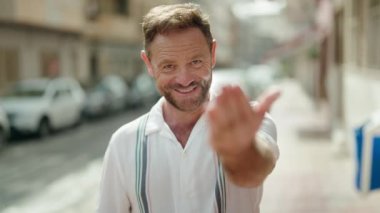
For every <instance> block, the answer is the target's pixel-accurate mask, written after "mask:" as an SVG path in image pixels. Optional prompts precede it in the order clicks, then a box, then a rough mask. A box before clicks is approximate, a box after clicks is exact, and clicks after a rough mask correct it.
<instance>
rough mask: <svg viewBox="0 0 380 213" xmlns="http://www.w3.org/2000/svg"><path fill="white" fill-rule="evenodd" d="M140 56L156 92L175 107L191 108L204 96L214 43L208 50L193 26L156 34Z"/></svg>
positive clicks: (197, 30) (199, 102)
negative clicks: (145, 51)
mask: <svg viewBox="0 0 380 213" xmlns="http://www.w3.org/2000/svg"><path fill="white" fill-rule="evenodd" d="M150 53H151V55H150V56H151V57H150V59H148V58H147V56H146V55H145V53H142V58H143V60H144V62H145V63H146V65H147V68H148V70H149V73H150V74H151V75H152V76H153V77H154V78H155V79H156V85H157V88H158V90H159V91H160V93H161V94H162V95H163V96H164V97H165V98H166V100H167V101H168V102H169V103H170V104H171V105H173V106H174V107H175V108H177V109H179V110H181V111H195V110H197V109H199V107H200V106H201V105H202V104H203V103H204V102H205V101H207V99H208V91H209V88H210V84H211V79H212V76H211V72H212V67H213V66H214V65H215V42H214V43H213V46H212V50H211V51H210V47H209V45H208V44H207V42H206V38H205V37H204V35H203V34H202V32H201V31H200V30H199V29H197V28H189V29H185V30H178V31H173V32H170V33H168V34H164V35H162V34H158V35H157V36H156V37H155V39H154V40H153V42H152V43H151V45H150Z"/></svg>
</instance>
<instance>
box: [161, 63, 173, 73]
mask: <svg viewBox="0 0 380 213" xmlns="http://www.w3.org/2000/svg"><path fill="white" fill-rule="evenodd" d="M162 69H163V70H164V71H165V72H169V71H172V70H173V69H174V65H173V64H166V65H164V66H163V67H162Z"/></svg>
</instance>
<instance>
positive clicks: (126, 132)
mask: <svg viewBox="0 0 380 213" xmlns="http://www.w3.org/2000/svg"><path fill="white" fill-rule="evenodd" d="M145 116H146V114H144V115H141V116H139V117H138V118H136V119H134V120H132V121H130V122H128V123H126V124H124V125H122V126H121V127H119V128H118V129H117V130H116V131H115V132H114V133H113V134H112V137H111V142H110V143H114V144H115V143H116V144H120V143H131V142H134V141H136V136H137V131H138V128H139V124H140V122H141V120H142V119H144V117H145Z"/></svg>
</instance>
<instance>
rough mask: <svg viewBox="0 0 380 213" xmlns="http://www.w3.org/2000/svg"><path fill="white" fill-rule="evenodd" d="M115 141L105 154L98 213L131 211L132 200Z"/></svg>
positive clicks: (124, 212)
mask: <svg viewBox="0 0 380 213" xmlns="http://www.w3.org/2000/svg"><path fill="white" fill-rule="evenodd" d="M113 138H114V137H113ZM113 142H114V141H113V139H111V142H110V144H109V145H108V148H107V151H106V153H105V156H104V161H103V172H102V177H101V182H100V193H99V202H98V208H97V212H98V213H109V212H113V213H126V212H130V202H129V200H128V196H127V190H126V187H125V183H123V180H124V178H122V175H121V174H122V172H121V164H120V160H119V158H118V152H117V149H116V147H115V146H114V145H115V144H114V143H113Z"/></svg>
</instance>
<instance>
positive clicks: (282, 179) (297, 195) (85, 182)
mask: <svg viewBox="0 0 380 213" xmlns="http://www.w3.org/2000/svg"><path fill="white" fill-rule="evenodd" d="M279 87H280V88H281V89H282V91H283V94H282V96H281V98H280V99H279V100H278V101H277V102H276V104H275V105H274V107H273V109H272V115H273V117H274V119H275V121H276V123H277V126H278V138H279V139H278V143H279V145H280V150H281V156H280V160H279V162H278V164H277V167H276V169H275V170H274V172H273V173H272V174H271V175H270V177H269V178H268V179H267V181H266V183H265V188H264V190H265V192H264V197H263V200H262V205H261V209H262V212H263V213H277V212H282V213H287V212H289V213H308V212H315V213H317V212H325V213H330V212H331V213H340V212H342V213H343V212H344V213H347V212H348V213H375V212H378V211H379V209H380V204H379V202H378V201H379V200H380V192H373V193H372V194H369V195H367V196H361V195H360V194H359V193H358V192H357V191H356V189H355V188H354V171H355V162H354V160H353V158H352V156H351V155H348V156H347V155H337V154H336V152H334V145H333V144H332V142H331V141H330V140H328V139H327V138H326V137H323V136H318V135H316V136H314V137H312V138H310V137H308V138H307V137H300V136H299V134H298V130H299V128H300V127H302V126H305V125H307V124H306V123H305V121H307V120H308V119H310V117H311V116H312V115H313V112H314V110H313V104H312V102H311V100H310V99H309V98H308V96H306V95H305V92H304V91H303V90H302V88H301V87H300V85H299V84H298V83H297V82H295V81H293V80H284V81H282V82H281V83H280V84H279ZM137 114H138V113H136V114H133V115H130V114H125V115H124V114H123V115H122V116H117V117H113V118H111V119H109V120H106V121H104V123H102V122H99V123H98V124H94V125H91V126H83V127H81V130H79V131H78V132H75V133H74V134H72V136H70V137H75V139H74V138H72V139H73V141H72V142H70V141H65V142H67V145H68V146H69V144H71V146H74V145H75V144H77V145H78V146H77V148H78V149H71V150H72V151H71V152H69V153H66V154H62V155H63V156H66V157H63V156H62V160H63V161H58V162H60V163H58V162H57V163H55V166H56V167H57V168H59V169H57V171H53V172H52V173H54V172H55V173H57V172H58V170H59V171H60V172H61V173H62V172H63V168H67V167H68V166H69V165H70V166H71V167H74V168H71V169H72V171H73V173H69V172H68V171H67V174H66V175H65V176H63V177H62V178H60V179H58V180H55V181H52V179H51V181H45V182H44V181H42V180H41V179H40V180H34V181H31V180H32V175H28V174H26V175H25V178H22V179H23V180H21V179H20V180H18V181H16V182H13V183H12V186H13V187H11V186H9V184H11V181H10V180H9V178H11V177H8V181H1V185H2V186H1V188H2V191H4V190H6V189H8V191H9V190H11V189H13V190H15V189H17V188H19V189H20V187H21V186H22V185H25V186H28V188H30V190H29V192H30V193H28V195H27V196H24V197H23V198H22V199H19V200H18V202H13V203H9V204H11V205H10V206H6V208H4V207H3V213H16V212H17V213H23V212H40V213H45V212H46V213H47V212H49V213H71V212H72V213H74V212H93V211H94V209H95V206H96V199H97V190H98V184H99V178H100V170H101V158H99V155H102V154H103V152H104V150H102V149H103V148H105V145H106V142H107V140H108V137H109V134H110V132H112V130H113V129H115V128H116V127H117V126H118V125H119V124H121V123H124V122H126V121H128V120H130V119H132V117H135V116H136V115H137ZM85 129H86V131H84V130H85ZM80 132H86V135H92V138H96V139H95V140H93V141H91V142H90V141H88V140H89V139H88V138H86V136H85V135H83V134H81V133H80ZM93 134H96V135H98V136H94V135H93ZM64 137H66V136H65V134H64V133H62V134H60V136H59V137H58V138H57V140H56V141H55V140H53V141H51V142H49V143H56V145H55V147H56V148H55V149H60V148H59V147H60V146H63V141H61V140H62V138H64ZM60 138H61V139H60ZM41 143H43V144H45V143H47V142H41ZM90 143H91V145H89V144H90ZM59 144H60V145H59ZM65 144H66V143H65ZM80 144H83V145H80ZM45 145H46V144H45ZM12 149H14V150H12V151H11V152H9V154H7V156H9V155H16V152H17V151H16V149H17V147H14V148H12ZM46 152H47V151H46V150H45V151H43V150H41V153H45V154H44V155H46V154H47V153H46ZM50 152H54V151H53V150H50ZM75 153H76V154H75ZM38 156H39V157H38ZM2 158H5V157H2ZM28 158H29V159H32V158H31V157H28ZM34 158H39V159H40V160H41V161H40V162H41V163H40V164H42V165H44V164H46V163H47V162H50V164H53V163H51V162H52V161H53V160H54V159H49V158H43V155H37V156H35V157H34ZM84 158H85V159H86V160H84ZM79 159H82V160H79ZM45 160H46V161H45ZM74 161H75V162H74ZM34 162H37V161H34ZM28 164H31V160H29V161H28V160H26V161H25V165H28ZM33 165H35V164H33ZM65 165H66V166H65ZM34 167H36V166H34ZM4 169H6V167H5V165H3V164H2V165H1V170H3V171H4ZM8 169H9V168H8ZM68 170H69V169H68ZM38 171H40V172H42V171H41V170H38ZM38 171H37V172H38ZM25 172H26V171H25ZM44 172H45V173H46V174H51V173H50V172H48V170H45V171H44ZM5 174H7V172H5ZM2 176H4V175H2ZM7 176H10V174H9V173H8V175H7ZM48 176H54V174H52V175H48ZM1 178H2V180H3V177H1ZM45 178H46V177H45ZM23 181H24V182H23ZM42 182H44V183H42ZM22 183H23V184H22ZM16 185H18V187H15V186H16ZM37 189H38V190H37ZM20 190H21V189H20ZM13 193H15V192H13ZM2 196H4V195H2ZM9 196H10V195H9ZM2 203H3V202H2Z"/></svg>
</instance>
